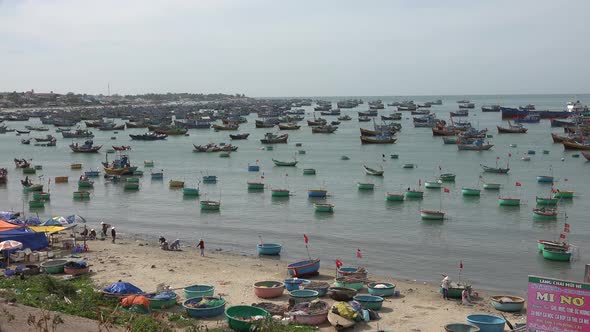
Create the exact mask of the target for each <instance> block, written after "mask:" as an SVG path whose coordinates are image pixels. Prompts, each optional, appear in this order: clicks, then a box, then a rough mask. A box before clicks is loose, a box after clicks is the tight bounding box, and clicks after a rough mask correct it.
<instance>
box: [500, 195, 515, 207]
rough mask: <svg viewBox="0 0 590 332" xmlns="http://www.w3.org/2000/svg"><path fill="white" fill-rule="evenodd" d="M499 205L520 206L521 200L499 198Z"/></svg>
mask: <svg viewBox="0 0 590 332" xmlns="http://www.w3.org/2000/svg"><path fill="white" fill-rule="evenodd" d="M498 204H500V205H501V206H520V198H509V197H499V198H498Z"/></svg>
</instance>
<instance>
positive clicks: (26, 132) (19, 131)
mask: <svg viewBox="0 0 590 332" xmlns="http://www.w3.org/2000/svg"><path fill="white" fill-rule="evenodd" d="M16 132H17V133H19V134H29V133H30V132H31V131H30V130H18V129H17V130H16Z"/></svg>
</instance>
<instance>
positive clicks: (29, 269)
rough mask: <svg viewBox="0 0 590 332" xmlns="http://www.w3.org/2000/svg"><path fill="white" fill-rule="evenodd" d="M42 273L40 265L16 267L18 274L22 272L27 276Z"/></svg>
mask: <svg viewBox="0 0 590 332" xmlns="http://www.w3.org/2000/svg"><path fill="white" fill-rule="evenodd" d="M39 273H41V268H39V266H38V265H33V264H32V265H25V266H24V268H22V269H18V268H17V269H16V274H22V275H26V276H34V275H37V274H39Z"/></svg>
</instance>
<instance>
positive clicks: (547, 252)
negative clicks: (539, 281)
mask: <svg viewBox="0 0 590 332" xmlns="http://www.w3.org/2000/svg"><path fill="white" fill-rule="evenodd" d="M543 258H545V259H547V260H550V261H558V262H569V261H570V260H571V259H572V252H571V251H570V250H569V249H568V250H562V249H557V248H543Z"/></svg>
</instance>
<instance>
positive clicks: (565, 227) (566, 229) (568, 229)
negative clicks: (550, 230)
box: [563, 223, 570, 233]
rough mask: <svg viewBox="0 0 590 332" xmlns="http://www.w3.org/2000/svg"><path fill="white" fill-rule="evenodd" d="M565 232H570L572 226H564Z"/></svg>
mask: <svg viewBox="0 0 590 332" xmlns="http://www.w3.org/2000/svg"><path fill="white" fill-rule="evenodd" d="M563 232H564V233H569V232H570V224H568V223H566V224H565V225H563Z"/></svg>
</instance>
